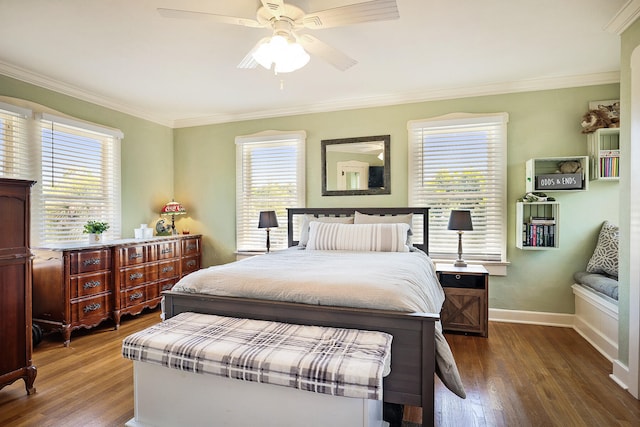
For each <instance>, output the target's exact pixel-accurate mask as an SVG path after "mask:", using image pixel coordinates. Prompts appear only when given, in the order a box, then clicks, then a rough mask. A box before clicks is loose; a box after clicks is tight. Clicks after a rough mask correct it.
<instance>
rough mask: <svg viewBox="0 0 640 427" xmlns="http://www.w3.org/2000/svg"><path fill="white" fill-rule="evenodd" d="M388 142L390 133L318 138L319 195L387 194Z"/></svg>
mask: <svg viewBox="0 0 640 427" xmlns="http://www.w3.org/2000/svg"><path fill="white" fill-rule="evenodd" d="M390 144H391V136H390V135H377V136H363V137H357V138H342V139H324V140H322V141H321V149H322V195H323V196H355V195H367V194H391V171H390V169H391V168H390V167H391V154H390V148H389V147H390Z"/></svg>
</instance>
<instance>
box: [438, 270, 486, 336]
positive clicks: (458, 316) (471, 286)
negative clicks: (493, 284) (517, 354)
mask: <svg viewBox="0 0 640 427" xmlns="http://www.w3.org/2000/svg"><path fill="white" fill-rule="evenodd" d="M436 274H437V275H438V280H439V281H440V284H441V285H442V288H443V289H444V293H445V301H444V304H443V305H442V311H441V313H440V320H441V322H442V328H443V329H444V330H445V331H456V332H466V333H473V334H479V335H481V336H483V337H488V336H489V322H488V318H489V272H488V271H487V269H485V268H484V267H483V266H481V265H468V266H467V267H454V266H453V264H436Z"/></svg>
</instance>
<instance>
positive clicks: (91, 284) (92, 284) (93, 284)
mask: <svg viewBox="0 0 640 427" xmlns="http://www.w3.org/2000/svg"><path fill="white" fill-rule="evenodd" d="M101 284H102V283H100V280H92V281H90V282H87V283H85V284H84V285H83V286H82V287H83V288H84V289H91V288H96V287H98V286H100V285H101Z"/></svg>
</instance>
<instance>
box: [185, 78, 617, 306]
mask: <svg viewBox="0 0 640 427" xmlns="http://www.w3.org/2000/svg"><path fill="white" fill-rule="evenodd" d="M619 96H620V95H619V85H617V84H611V85H601V86H588V87H580V88H571V89H562V90H549V91H537V92H528V93H518V94H508V95H495V96H482V97H474V98H464V99H456V100H446V101H434V102H423V103H413V104H404V105H397V106H390V107H380V108H369V109H358V110H350V111H338V112H331V113H318V114H307V115H299V116H290V117H283V118H273V119H261V120H250V121H243V122H234V123H225V124H219V125H209V126H199V127H192V128H182V129H176V130H175V131H174V132H175V160H174V162H175V189H176V197H177V198H178V199H179V200H180V201H182V202H183V203H185V204H186V205H187V206H189V209H190V212H189V213H190V215H189V216H190V218H184V219H181V220H180V221H184V222H182V223H179V227H180V226H182V224H184V225H185V226H187V227H189V228H191V230H192V232H193V231H197V232H201V233H202V234H204V235H205V236H206V238H205V244H204V250H205V255H204V264H205V265H210V264H218V263H223V262H228V261H231V260H233V259H235V255H234V251H235V220H234V218H235V143H234V139H235V137H236V136H238V135H248V134H253V133H256V132H260V131H264V130H270V129H271V130H282V131H285V130H305V131H306V132H307V149H306V200H307V206H310V207H321V206H326V207H336V206H349V207H351V206H353V207H364V206H405V205H407V203H408V201H407V200H408V198H407V188H408V176H407V122H408V121H409V120H415V119H423V118H428V117H434V116H439V115H443V114H447V113H451V112H469V113H482V112H501V111H506V112H507V113H509V125H508V172H507V173H508V184H507V185H508V215H507V218H506V219H507V223H508V249H507V251H508V261H509V262H510V265H509V267H508V268H507V276H504V277H498V276H492V277H491V284H490V301H489V305H490V307H492V308H502V309H511V310H526V311H540V312H551V313H573V311H574V299H573V294H572V292H571V284H572V283H573V280H572V275H573V273H574V272H575V271H578V270H584V268H585V267H586V264H587V261H588V260H589V257H590V256H591V253H592V252H593V249H594V247H595V242H596V240H597V235H598V231H599V229H600V226H601V224H602V222H603V221H604V220H610V221H613V222H616V223H617V221H618V204H619V197H618V188H619V187H618V184H617V183H615V182H614V183H612V182H600V181H597V182H591V183H590V189H589V191H587V192H571V193H564V194H553V195H554V196H556V197H557V199H558V200H559V201H560V202H561V207H560V210H561V212H560V229H561V231H560V239H561V241H560V248H559V249H556V250H546V251H522V250H519V249H516V248H515V244H514V241H515V225H514V218H515V202H516V200H517V199H518V198H519V197H522V196H523V195H524V193H525V181H524V176H525V161H526V160H527V159H529V158H532V157H556V156H576V155H586V154H587V142H586V136H585V135H583V134H582V133H581V129H582V128H581V126H580V120H581V118H582V115H583V114H584V113H585V112H586V110H587V108H588V102H589V101H596V100H607V99H618V98H619ZM382 134H390V135H391V194H390V195H375V196H322V195H321V182H320V177H321V164H320V141H321V140H322V139H334V138H348V137H358V136H368V135H382Z"/></svg>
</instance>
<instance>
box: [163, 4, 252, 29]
mask: <svg viewBox="0 0 640 427" xmlns="http://www.w3.org/2000/svg"><path fill="white" fill-rule="evenodd" d="M158 13H159V14H160V15H162V16H164V17H165V18H177V19H196V20H201V21H211V22H218V23H222V24H231V25H242V26H244V27H255V28H262V27H263V25H262V24H260V23H259V22H258V21H256V20H255V19H249V18H239V17H236V16H225V15H216V14H214V13H208V12H195V11H191V10H179V9H165V8H161V7H159V8H158Z"/></svg>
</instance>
